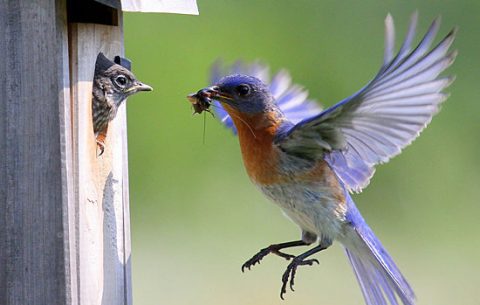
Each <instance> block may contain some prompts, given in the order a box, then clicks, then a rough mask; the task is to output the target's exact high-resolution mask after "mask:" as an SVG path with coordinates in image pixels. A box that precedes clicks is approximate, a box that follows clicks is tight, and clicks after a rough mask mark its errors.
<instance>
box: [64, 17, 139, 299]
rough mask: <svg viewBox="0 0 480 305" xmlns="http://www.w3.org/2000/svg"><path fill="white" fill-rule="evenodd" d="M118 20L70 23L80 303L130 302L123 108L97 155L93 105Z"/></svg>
mask: <svg viewBox="0 0 480 305" xmlns="http://www.w3.org/2000/svg"><path fill="white" fill-rule="evenodd" d="M119 14H120V15H121V13H119ZM119 20H120V26H118V27H116V26H106V25H98V24H85V23H74V24H71V25H70V31H69V33H70V54H71V62H70V66H71V83H72V113H73V115H72V118H73V126H74V128H73V130H74V133H73V139H74V148H75V149H74V151H75V153H74V154H75V156H74V162H75V169H76V172H75V177H76V179H78V183H76V185H77V186H78V187H77V190H76V196H77V200H78V203H79V206H78V215H77V216H78V219H77V221H78V232H77V234H78V236H79V240H78V247H79V249H78V251H79V252H78V253H79V256H78V264H79V266H80V269H79V270H80V274H79V281H80V283H79V287H80V291H79V295H80V299H81V300H82V304H83V303H84V304H127V305H128V304H131V303H132V297H131V283H130V236H129V234H130V223H129V208H128V177H127V176H128V167H127V159H128V157H127V140H126V127H125V126H126V116H125V106H121V108H120V109H119V111H118V114H117V117H116V118H115V119H114V120H113V121H112V122H111V123H110V125H109V129H108V135H107V138H106V143H105V144H106V145H105V147H106V148H105V152H104V154H103V155H102V156H99V157H98V156H97V149H96V142H95V137H94V133H93V126H92V108H91V97H92V80H93V76H94V74H93V73H94V68H95V60H96V57H97V55H98V53H99V52H103V53H104V54H105V55H106V56H107V57H108V58H111V59H113V57H114V56H116V55H123V33H122V27H121V16H119ZM124 105H125V104H124Z"/></svg>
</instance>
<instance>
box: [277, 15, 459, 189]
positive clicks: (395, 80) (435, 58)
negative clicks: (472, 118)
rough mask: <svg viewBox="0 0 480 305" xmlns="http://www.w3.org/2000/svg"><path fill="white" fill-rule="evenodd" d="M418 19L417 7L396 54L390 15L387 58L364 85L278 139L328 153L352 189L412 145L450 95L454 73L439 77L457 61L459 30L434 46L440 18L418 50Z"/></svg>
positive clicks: (295, 148) (307, 152) (302, 152)
mask: <svg viewBox="0 0 480 305" xmlns="http://www.w3.org/2000/svg"><path fill="white" fill-rule="evenodd" d="M416 25H417V13H414V14H413V16H412V19H411V23H410V26H409V29H408V33H407V36H406V38H405V41H404V42H403V44H402V46H401V48H400V51H399V52H398V54H397V55H396V56H394V54H393V50H394V40H395V34H394V25H393V20H392V17H391V16H390V15H388V16H387V18H386V20H385V27H386V31H385V40H386V41H385V55H384V62H383V65H382V67H381V68H380V71H379V72H378V74H377V75H376V76H375V78H374V79H373V80H372V81H370V82H369V83H368V84H367V85H366V86H365V87H364V88H362V89H361V90H360V91H358V92H357V93H355V94H354V95H352V96H351V97H348V98H346V99H345V100H343V101H341V102H339V103H337V104H336V105H334V106H333V107H331V108H328V109H326V110H325V111H323V112H322V113H320V114H319V115H317V116H313V117H310V118H308V119H305V120H303V121H301V122H300V123H298V124H297V125H295V126H294V127H292V129H291V130H290V131H289V132H287V133H286V135H285V136H284V137H282V138H281V139H279V140H278V141H277V145H279V146H280V147H281V148H282V149H283V150H284V151H285V152H288V153H290V154H293V155H299V156H302V157H306V158H311V159H318V158H324V159H325V160H326V161H327V162H328V163H329V164H330V166H331V167H332V168H333V169H334V171H335V172H336V174H337V176H338V177H339V178H340V179H341V180H342V182H343V183H344V185H345V186H346V187H347V189H348V190H349V191H357V192H358V191H361V190H362V188H364V187H365V186H367V185H368V183H369V181H370V178H371V176H372V175H373V173H374V171H375V168H374V166H375V165H376V164H379V163H384V162H387V161H388V160H389V159H390V158H392V157H393V156H395V155H397V154H399V153H400V151H401V150H402V149H403V148H404V147H405V146H407V145H409V144H410V143H411V142H412V141H413V140H414V139H415V138H416V137H417V136H418V135H419V133H420V132H421V131H422V130H423V129H424V128H425V127H426V126H427V124H428V123H429V122H430V120H431V119H432V117H433V115H434V114H435V113H436V112H438V110H439V105H440V104H441V103H442V102H443V101H444V100H445V99H446V98H447V94H445V93H443V92H442V90H443V89H445V88H446V87H447V86H448V85H450V84H451V83H452V81H453V78H452V77H439V74H440V73H441V72H442V71H444V70H445V69H446V68H448V67H449V66H450V65H451V64H452V63H453V61H454V59H455V56H456V52H451V53H449V51H448V50H449V48H450V46H451V44H452V42H453V40H454V37H455V32H456V30H452V31H451V32H450V33H449V34H448V35H447V36H446V37H445V38H444V39H443V40H442V41H440V42H439V43H438V44H437V45H436V46H435V47H433V48H431V45H432V43H433V40H434V38H435V36H436V34H437V31H438V28H439V25H440V20H439V18H437V19H436V20H435V21H434V22H433V23H432V25H431V26H430V28H429V30H428V31H427V33H426V34H425V36H424V37H423V38H422V40H421V41H420V43H419V44H418V46H416V47H415V48H413V50H412V41H413V39H414V36H415V28H416Z"/></svg>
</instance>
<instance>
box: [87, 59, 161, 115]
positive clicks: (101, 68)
mask: <svg viewBox="0 0 480 305" xmlns="http://www.w3.org/2000/svg"><path fill="white" fill-rule="evenodd" d="M95 87H97V88H95ZM95 89H97V90H101V91H103V94H105V98H107V99H109V100H111V101H113V102H114V103H115V104H116V106H119V105H120V104H121V103H122V102H123V101H124V100H125V99H126V98H127V97H129V96H130V95H132V94H135V93H137V92H140V91H152V90H153V89H152V87H150V86H148V85H146V84H144V83H142V82H140V81H139V80H137V79H136V78H135V75H133V73H132V72H130V71H129V70H128V69H126V68H124V67H122V66H121V65H118V64H116V63H114V62H112V61H110V60H109V59H108V58H106V57H105V56H104V55H103V54H102V53H100V54H99V55H98V57H97V61H96V63H95V76H94V90H95ZM94 94H95V92H94ZM97 94H98V92H97Z"/></svg>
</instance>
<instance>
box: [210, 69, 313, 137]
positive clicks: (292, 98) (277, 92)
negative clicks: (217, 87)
mask: <svg viewBox="0 0 480 305" xmlns="http://www.w3.org/2000/svg"><path fill="white" fill-rule="evenodd" d="M231 74H245V75H250V76H253V77H256V78H258V79H260V80H261V81H262V82H264V83H265V84H267V85H268V88H269V90H270V92H271V93H272V95H273V96H274V98H275V103H276V105H277V106H278V107H279V108H280V110H281V111H282V112H283V114H284V115H285V117H286V118H287V119H288V120H289V121H290V122H292V123H294V124H296V123H298V122H300V121H301V120H303V119H304V118H305V117H311V116H314V115H316V114H319V113H320V112H322V108H321V107H320V105H319V104H318V103H316V102H315V101H314V100H311V99H308V92H307V91H306V90H304V89H303V88H302V87H300V86H298V85H295V84H292V79H291V77H290V74H289V73H288V72H287V71H286V70H281V71H279V72H278V73H277V74H275V75H274V76H273V78H272V79H271V80H270V73H269V68H268V66H266V65H264V64H261V63H260V62H258V61H257V62H254V63H252V64H245V63H244V62H242V61H237V62H235V63H234V64H233V65H232V66H230V67H223V64H222V63H221V61H217V62H215V63H214V64H213V66H212V69H211V74H210V83H211V84H216V83H217V82H218V81H219V80H220V79H221V78H222V77H223V76H226V75H231ZM213 105H214V111H215V114H216V117H217V118H218V120H220V122H222V124H224V125H225V127H227V128H229V129H231V130H232V132H233V133H234V134H237V130H236V128H235V125H234V124H233V120H232V118H231V117H230V116H229V115H228V113H227V111H225V109H224V108H223V106H222V104H221V103H219V102H218V101H214V103H213Z"/></svg>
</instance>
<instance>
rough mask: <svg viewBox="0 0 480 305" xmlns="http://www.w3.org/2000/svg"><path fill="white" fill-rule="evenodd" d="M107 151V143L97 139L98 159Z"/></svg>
mask: <svg viewBox="0 0 480 305" xmlns="http://www.w3.org/2000/svg"><path fill="white" fill-rule="evenodd" d="M104 151H105V143H104V142H102V141H100V140H98V139H97V157H100V156H101V155H103V152H104Z"/></svg>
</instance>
